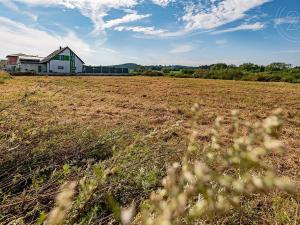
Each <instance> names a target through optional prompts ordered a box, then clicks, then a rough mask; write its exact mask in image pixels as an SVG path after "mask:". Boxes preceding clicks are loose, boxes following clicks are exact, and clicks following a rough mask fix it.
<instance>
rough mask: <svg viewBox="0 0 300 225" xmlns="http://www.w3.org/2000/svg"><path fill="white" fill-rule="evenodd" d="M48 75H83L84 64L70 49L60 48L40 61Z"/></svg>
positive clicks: (42, 70) (42, 68)
mask: <svg viewBox="0 0 300 225" xmlns="http://www.w3.org/2000/svg"><path fill="white" fill-rule="evenodd" d="M40 64H41V71H39V72H46V73H63V74H65V73H82V70H83V65H84V62H83V61H82V60H81V59H80V58H79V57H78V56H77V55H76V54H75V53H74V52H73V51H72V50H71V49H70V48H69V47H65V48H61V47H60V48H59V49H58V50H56V51H54V52H53V53H51V54H50V55H48V56H47V57H46V58H44V59H42V60H41V61H40Z"/></svg>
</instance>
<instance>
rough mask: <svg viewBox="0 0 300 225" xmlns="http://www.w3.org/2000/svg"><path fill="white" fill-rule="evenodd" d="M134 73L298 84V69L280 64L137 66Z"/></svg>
mask: <svg viewBox="0 0 300 225" xmlns="http://www.w3.org/2000/svg"><path fill="white" fill-rule="evenodd" d="M134 73H135V74H142V75H145V76H170V77H178V78H204V79H222V80H246V81H265V82H290V83H300V67H293V66H292V65H291V64H287V63H282V62H275V63H271V64H269V65H267V66H264V65H257V64H254V63H244V64H241V65H239V66H237V65H233V64H230V65H228V64H226V63H217V64H212V65H202V66H198V67H185V66H161V65H159V66H139V67H137V68H136V69H135V70H134Z"/></svg>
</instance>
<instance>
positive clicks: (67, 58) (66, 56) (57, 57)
mask: <svg viewBox="0 0 300 225" xmlns="http://www.w3.org/2000/svg"><path fill="white" fill-rule="evenodd" d="M53 59H54V60H60V61H70V56H68V55H56V56H54V57H53Z"/></svg>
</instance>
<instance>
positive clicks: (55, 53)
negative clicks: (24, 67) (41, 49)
mask: <svg viewBox="0 0 300 225" xmlns="http://www.w3.org/2000/svg"><path fill="white" fill-rule="evenodd" d="M66 49H69V50H70V51H71V52H73V51H72V50H71V49H70V48H69V47H68V46H67V47H64V48H60V49H58V50H56V51H54V52H52V53H51V54H50V55H48V56H47V57H46V58H44V59H42V60H41V62H40V63H46V62H49V61H50V60H51V59H53V58H54V57H55V56H56V55H58V54H60V53H62V52H63V51H64V50H66ZM73 53H74V52H73ZM74 54H75V55H76V53H74ZM76 56H77V58H78V59H79V60H80V61H81V62H82V63H83V64H84V62H83V60H82V59H81V58H79V57H78V55H76Z"/></svg>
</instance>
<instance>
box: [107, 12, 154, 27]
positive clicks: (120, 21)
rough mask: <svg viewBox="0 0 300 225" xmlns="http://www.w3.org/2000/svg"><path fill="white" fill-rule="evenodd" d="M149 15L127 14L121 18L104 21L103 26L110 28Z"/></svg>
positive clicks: (148, 15)
mask: <svg viewBox="0 0 300 225" xmlns="http://www.w3.org/2000/svg"><path fill="white" fill-rule="evenodd" d="M150 16H151V14H146V15H139V14H137V13H131V14H127V15H125V16H124V17H122V18H118V19H113V20H109V21H106V22H105V24H104V28H112V27H115V26H118V25H120V24H124V23H130V22H135V21H138V20H142V19H145V18H148V17H150Z"/></svg>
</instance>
